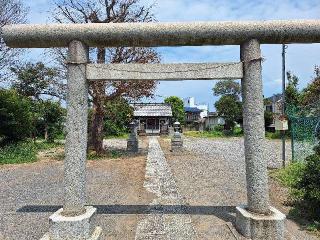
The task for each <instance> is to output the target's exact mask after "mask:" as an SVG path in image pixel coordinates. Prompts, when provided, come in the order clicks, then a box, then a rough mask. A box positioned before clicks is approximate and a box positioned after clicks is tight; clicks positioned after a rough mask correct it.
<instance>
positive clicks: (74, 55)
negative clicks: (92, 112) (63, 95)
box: [41, 41, 102, 240]
mask: <svg viewBox="0 0 320 240" xmlns="http://www.w3.org/2000/svg"><path fill="white" fill-rule="evenodd" d="M88 58H89V52H88V47H87V46H85V45H84V44H83V43H82V42H79V41H72V42H71V43H70V44H69V56H68V84H67V85H68V96H67V123H66V128H67V137H66V144H65V160H64V190H65V192H64V206H63V208H60V209H59V210H58V211H56V212H55V213H54V214H52V215H51V216H50V218H49V223H50V227H49V232H48V233H46V234H45V235H44V236H43V237H42V238H41V240H62V239H73V240H89V239H90V240H98V239H100V238H101V232H102V229H101V228H100V227H98V226H96V227H94V226H93V224H92V219H93V216H94V215H95V213H96V211H97V209H96V208H94V207H92V206H85V204H86V158H87V125H88V82H87V78H86V64H87V62H88Z"/></svg>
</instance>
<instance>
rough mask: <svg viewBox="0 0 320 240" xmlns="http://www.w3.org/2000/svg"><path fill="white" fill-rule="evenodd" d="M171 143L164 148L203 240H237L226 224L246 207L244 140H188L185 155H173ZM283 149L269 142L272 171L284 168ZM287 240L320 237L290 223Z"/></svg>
mask: <svg viewBox="0 0 320 240" xmlns="http://www.w3.org/2000/svg"><path fill="white" fill-rule="evenodd" d="M169 143H170V142H169V140H168V139H162V143H161V145H162V148H163V149H165V156H166V158H167V161H168V163H169V166H170V168H171V170H172V172H173V175H174V177H175V180H176V182H177V186H178V189H179V191H180V192H181V195H182V196H183V197H184V198H185V201H186V203H187V204H189V205H190V206H193V208H194V209H195V213H194V214H193V215H192V217H191V218H192V222H193V224H194V227H195V230H196V232H197V234H198V236H199V237H200V239H235V238H234V236H232V235H230V231H228V230H231V229H232V228H229V229H228V228H227V227H226V224H227V223H234V221H235V214H234V206H237V205H240V204H246V180H245V160H244V147H243V139H241V138H228V139H204V138H185V139H184V147H185V151H184V152H182V153H172V152H170V151H169V149H170V147H169ZM280 149H281V141H273V140H266V145H265V157H266V158H267V160H268V166H269V167H270V168H274V167H279V166H281V164H282V160H281V155H280V154H277V151H279V152H280ZM288 151H289V152H290V148H289V144H288ZM288 156H289V158H290V155H289V154H288ZM200 206H201V207H200ZM197 212H198V214H197ZM227 225H228V224H227ZM229 226H230V225H229ZM231 226H232V225H231ZM228 234H229V235H228ZM237 237H238V238H240V237H239V236H237ZM286 239H288V240H289V239H290V240H298V239H316V238H315V237H313V236H311V235H308V234H306V233H305V232H303V231H301V230H300V229H299V227H298V226H297V225H295V224H294V223H292V222H291V221H287V230H286Z"/></svg>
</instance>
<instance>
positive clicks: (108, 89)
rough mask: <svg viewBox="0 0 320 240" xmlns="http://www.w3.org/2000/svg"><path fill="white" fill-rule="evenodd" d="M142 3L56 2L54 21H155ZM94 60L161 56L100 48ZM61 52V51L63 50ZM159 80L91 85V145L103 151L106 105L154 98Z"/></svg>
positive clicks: (108, 0) (148, 51) (93, 51)
mask: <svg viewBox="0 0 320 240" xmlns="http://www.w3.org/2000/svg"><path fill="white" fill-rule="evenodd" d="M139 1H140V0H59V1H56V9H55V11H54V13H53V16H54V19H55V20H56V21H57V22H59V23H97V24H99V23H120V22H151V21H154V20H155V19H154V16H153V15H152V14H151V6H150V7H144V6H141V5H139ZM90 52H91V54H90V56H94V59H93V60H92V59H91V61H93V62H97V63H106V62H108V63H153V62H159V61H160V59H159V56H158V54H157V52H156V51H154V50H153V49H151V48H135V47H132V48H128V47H119V48H97V49H91V50H90ZM60 53H61V51H60ZM156 84H157V83H156V82H155V81H149V82H145V81H143V82H142V81H128V82H124V81H105V82H100V81H99V82H98V81H97V82H94V83H90V95H91V98H92V104H93V114H92V119H91V125H92V126H91V129H90V134H89V145H90V146H93V147H94V149H95V151H96V152H97V154H101V153H102V152H103V136H104V129H103V127H104V114H105V111H104V104H105V101H107V100H112V99H114V98H117V97H119V96H122V97H125V98H132V99H139V98H141V97H150V96H152V95H153V92H154V90H155V87H156Z"/></svg>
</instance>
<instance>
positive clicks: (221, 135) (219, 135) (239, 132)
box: [183, 127, 243, 138]
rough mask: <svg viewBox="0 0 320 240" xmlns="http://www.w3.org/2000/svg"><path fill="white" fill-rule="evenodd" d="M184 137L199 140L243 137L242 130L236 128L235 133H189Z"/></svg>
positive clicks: (213, 131) (185, 133)
mask: <svg viewBox="0 0 320 240" xmlns="http://www.w3.org/2000/svg"><path fill="white" fill-rule="evenodd" d="M183 135H185V136H187V137H198V138H224V137H241V136H243V132H242V129H241V128H239V127H236V128H234V130H233V132H231V131H217V130H211V131H203V132H199V131H187V132H184V133H183Z"/></svg>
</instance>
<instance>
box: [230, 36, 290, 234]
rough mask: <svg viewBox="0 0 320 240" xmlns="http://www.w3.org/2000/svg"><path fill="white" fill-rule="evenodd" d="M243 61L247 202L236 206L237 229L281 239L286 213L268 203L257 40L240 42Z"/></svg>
mask: <svg viewBox="0 0 320 240" xmlns="http://www.w3.org/2000/svg"><path fill="white" fill-rule="evenodd" d="M240 55H241V61H242V62H243V79H242V81H241V83H242V99H243V129H244V145H245V162H246V179H247V199H248V205H247V206H240V207H237V220H236V225H237V229H238V230H239V231H240V232H241V233H242V234H243V235H245V236H246V237H250V238H252V239H274V240H276V239H279V240H280V239H283V237H284V236H283V232H284V219H285V216H284V215H283V214H282V213H280V212H279V211H277V210H276V209H274V208H271V207H270V205H269V191H268V172H267V161H266V158H265V157H264V152H263V145H264V138H265V130H264V109H263V89H262V76H261V69H262V68H261V51H260V44H259V42H258V40H256V39H252V40H250V41H247V42H245V43H244V44H242V45H241V50H240Z"/></svg>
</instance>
